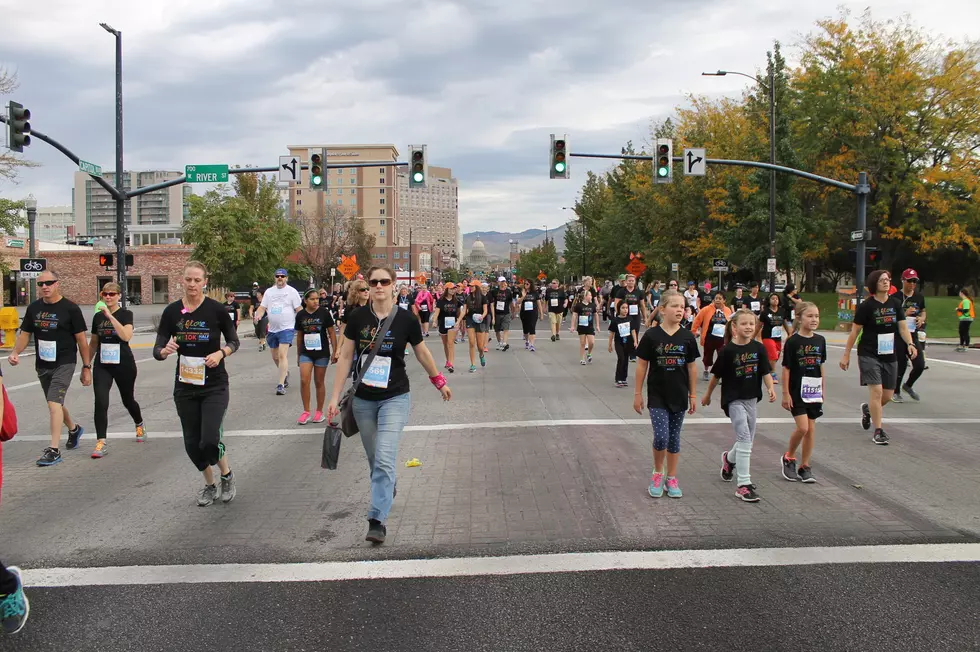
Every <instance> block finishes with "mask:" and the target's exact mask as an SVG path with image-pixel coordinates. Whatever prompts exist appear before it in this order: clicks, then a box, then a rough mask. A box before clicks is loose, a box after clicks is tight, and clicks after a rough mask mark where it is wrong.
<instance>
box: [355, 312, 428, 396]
mask: <svg viewBox="0 0 980 652" xmlns="http://www.w3.org/2000/svg"><path fill="white" fill-rule="evenodd" d="M392 309H393V310H397V311H398V312H396V313H395V318H394V320H393V321H392V323H391V328H390V329H389V330H388V332H387V333H384V334H379V335H378V337H383V338H384V339H383V340H382V342H381V348H380V349H378V354H377V356H376V357H375V362H374V363H373V364H372V366H373V367H375V368H376V369H382V370H383V369H385V367H386V366H387V365H390V369H388V371H387V372H386V373H385V372H382V373H381V374H378V375H375V374H373V373H372V374H367V375H365V376H364V380H363V381H362V382H361V384H360V386H359V387H358V388H357V392H356V393H355V396H357V397H358V398H362V399H365V400H368V401H384V400H386V399H389V398H394V397H395V396H401V395H402V394H407V393H408V392H409V391H410V388H409V385H408V373H407V372H406V371H405V347H406V346H408V345H411V346H413V347H415V346H418V345H419V344H420V343H421V342H422V324H421V323H420V322H419V320H418V319H416V318H415V317H414V315H411V314H409V313H408V311H406V310H400V309H398V308H397V307H396V306H392ZM383 321H384V319H379V318H378V317H377V316H376V315H375V314H374V311H373V310H372V309H371V307H370V306H362V307H360V308H357V309H356V310H354V311H353V312H352V313H351V314H350V315H349V316H348V318H347V326H346V327H345V328H344V336H345V337H347V339H349V340H351V342H353V344H354V361H355V362H354V368H355V369H357V370H358V373H361V374H364V372H365V371H366V370H365V369H361V366H362V365H363V364H364V363H365V362H367V358H368V355H369V354H370V352H371V344H372V339H373V338H374V336H375V334H376V333H377V331H378V328H379V327H380V326H381V323H382V322H383ZM379 358H384V359H387V360H388V361H389V362H387V363H386V362H381V361H379V360H378V359H379ZM369 383H370V384H369ZM379 385H386V386H385V387H382V386H379Z"/></svg>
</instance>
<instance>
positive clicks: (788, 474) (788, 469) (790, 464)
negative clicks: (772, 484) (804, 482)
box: [782, 453, 800, 482]
mask: <svg viewBox="0 0 980 652" xmlns="http://www.w3.org/2000/svg"><path fill="white" fill-rule="evenodd" d="M782 463H783V477H784V478H786V479H787V480H789V481H790V482H799V481H800V474H799V472H798V471H797V470H796V458H795V457H786V453H783V457H782Z"/></svg>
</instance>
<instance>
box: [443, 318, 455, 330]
mask: <svg viewBox="0 0 980 652" xmlns="http://www.w3.org/2000/svg"><path fill="white" fill-rule="evenodd" d="M444 323H445V324H446V328H454V327H455V326H456V318H455V317H446V321H445V322H444Z"/></svg>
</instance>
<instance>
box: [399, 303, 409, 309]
mask: <svg viewBox="0 0 980 652" xmlns="http://www.w3.org/2000/svg"><path fill="white" fill-rule="evenodd" d="M398 307H399V308H401V309H402V310H408V304H407V303H399V304H398Z"/></svg>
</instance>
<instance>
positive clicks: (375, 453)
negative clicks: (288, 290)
mask: <svg viewBox="0 0 980 652" xmlns="http://www.w3.org/2000/svg"><path fill="white" fill-rule="evenodd" d="M367 278H368V283H369V284H370V286H371V301H370V303H369V304H368V305H367V306H365V307H361V308H358V309H356V310H354V311H353V313H351V314H350V315H349V316H348V318H347V326H346V327H345V329H344V336H345V339H346V340H347V341H345V342H344V346H343V348H342V349H341V351H340V363H339V365H338V367H337V372H336V375H335V377H334V383H333V393H332V395H331V397H330V405H329V406H327V419H329V420H330V421H332V422H333V421H335V420H336V418H337V416H338V415H339V414H340V410H339V408H338V402H339V400H340V392H341V390H342V389H343V388H344V381H345V380H346V379H347V370H348V369H350V365H351V363H352V362H353V361H354V360H355V359H356V360H357V361H358V362H357V366H358V368H359V373H360V374H361V376H362V381H361V382H360V384H359V385H358V387H357V391H356V392H355V393H354V399H353V403H352V406H353V411H354V418H355V420H356V421H357V427H358V429H359V430H360V433H361V443H362V444H363V445H364V452H365V453H366V454H367V458H368V467H369V469H370V471H371V508H370V509H369V510H368V513H367V517H368V533H367V537H366V540H367V541H370V542H372V543H384V540H385V536H386V535H387V530H386V528H385V521H386V520H387V518H388V512H389V511H390V510H391V503H392V501H393V500H394V497H395V460H396V459H397V457H398V440H399V439H401V436H402V431H403V430H404V429H405V424H406V423H407V422H408V415H409V412H410V411H411V408H412V403H411V394H410V393H409V392H410V388H409V384H408V374H407V373H406V370H405V348H406V346H407V345H411V346H412V347H413V349H414V351H415V358H416V360H418V361H419V364H421V365H422V367H423V368H424V369H425V372H426V373H427V374H428V375H429V380H430V381H431V382H432V385H433V386H434V387H435V388H436V389H437V390H439V392H440V393H441V394H442V398H443V400H446V401H448V400H449V399H450V398H452V392H451V391H450V390H449V386H448V385H446V378H445V376H443V375H442V374H441V373H439V370H438V369H437V368H436V362H435V360H433V359H432V354H431V353H429V349H428V348H426V346H425V344H423V341H422V326H421V324H420V323H419V320H418V319H416V318H415V316H414V315H412V314H410V313H409V312H408V311H407V310H399V309H398V308H397V307H396V306H395V301H394V299H395V292H394V285H393V284H394V281H395V273H394V272H393V271H392V270H390V269H388V268H387V267H372V268H371V269H370V270H368V273H367ZM392 310H395V311H396V312H395V314H394V317H393V318H392V321H391V325H390V327H389V328H388V330H387V331H386V332H384V333H381V332H379V329H380V327H381V324H383V323H384V322H385V321H386V320H387V319H388V316H389V315H390V314H391V311H392ZM375 337H380V338H382V339H381V345H380V348H379V349H378V353H377V355H376V356H375V358H374V360H373V361H372V362H371V366H370V367H368V368H367V369H360V367H361V366H363V365H364V364H365V363H366V361H367V358H368V357H369V352H370V350H371V347H372V345H373V344H374V338H375Z"/></svg>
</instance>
